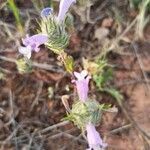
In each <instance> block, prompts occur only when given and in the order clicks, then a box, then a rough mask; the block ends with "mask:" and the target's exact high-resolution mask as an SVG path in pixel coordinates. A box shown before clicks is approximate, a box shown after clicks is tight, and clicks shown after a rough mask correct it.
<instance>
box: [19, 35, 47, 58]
mask: <svg viewBox="0 0 150 150" xmlns="http://www.w3.org/2000/svg"><path fill="white" fill-rule="evenodd" d="M47 41H48V36H47V35H44V34H36V35H33V36H31V37H29V36H28V35H27V37H26V38H25V39H22V42H23V44H24V45H25V47H20V48H19V52H20V53H21V54H23V55H24V56H26V57H27V58H28V59H29V58H30V57H31V52H32V51H35V52H39V50H40V48H39V46H40V45H42V44H44V43H46V42H47Z"/></svg>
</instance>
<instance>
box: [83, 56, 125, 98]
mask: <svg viewBox="0 0 150 150" xmlns="http://www.w3.org/2000/svg"><path fill="white" fill-rule="evenodd" d="M83 65H84V69H86V70H88V71H89V73H91V75H92V78H93V81H94V82H95V85H96V87H97V88H98V90H99V91H101V92H106V93H108V94H109V95H111V96H112V97H113V98H115V99H116V100H122V98H123V97H122V95H121V94H120V92H119V91H117V90H116V89H115V88H113V87H111V86H110V83H109V82H110V81H111V80H112V79H113V69H112V68H111V67H110V65H109V64H108V62H107V60H106V58H103V57H100V58H98V59H96V61H95V62H94V61H93V62H91V61H87V60H86V59H83ZM91 68H92V69H91Z"/></svg>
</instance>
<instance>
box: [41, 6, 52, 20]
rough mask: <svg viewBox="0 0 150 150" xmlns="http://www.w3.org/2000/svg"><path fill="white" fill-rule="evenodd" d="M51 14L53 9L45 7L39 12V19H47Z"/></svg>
mask: <svg viewBox="0 0 150 150" xmlns="http://www.w3.org/2000/svg"><path fill="white" fill-rule="evenodd" d="M52 13H53V9H52V8H51V7H46V8H44V9H43V10H42V11H41V17H43V18H44V17H48V16H49V15H51V14H52Z"/></svg>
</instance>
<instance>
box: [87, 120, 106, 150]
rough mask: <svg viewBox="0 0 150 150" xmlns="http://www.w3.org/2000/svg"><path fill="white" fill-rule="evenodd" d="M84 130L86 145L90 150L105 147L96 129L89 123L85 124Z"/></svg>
mask: <svg viewBox="0 0 150 150" xmlns="http://www.w3.org/2000/svg"><path fill="white" fill-rule="evenodd" d="M86 130H87V140H88V144H89V147H90V148H91V149H93V150H102V149H104V148H105V147H106V146H107V144H106V143H103V140H102V139H101V137H100V134H99V133H98V132H97V131H96V128H95V126H94V125H93V124H91V123H89V124H87V125H86Z"/></svg>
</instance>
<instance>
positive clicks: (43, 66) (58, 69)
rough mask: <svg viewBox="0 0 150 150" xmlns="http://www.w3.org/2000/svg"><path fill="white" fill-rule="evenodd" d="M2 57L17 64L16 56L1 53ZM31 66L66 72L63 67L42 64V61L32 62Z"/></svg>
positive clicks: (0, 57)
mask: <svg viewBox="0 0 150 150" xmlns="http://www.w3.org/2000/svg"><path fill="white" fill-rule="evenodd" d="M0 59H1V60H4V61H8V62H12V63H15V64H16V62H17V61H16V59H14V58H8V57H5V56H1V55H0ZM31 66H32V67H37V68H40V69H45V70H49V71H54V72H58V73H64V71H63V70H62V69H61V68H56V67H54V66H52V65H49V64H42V63H37V62H32V64H31Z"/></svg>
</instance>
